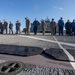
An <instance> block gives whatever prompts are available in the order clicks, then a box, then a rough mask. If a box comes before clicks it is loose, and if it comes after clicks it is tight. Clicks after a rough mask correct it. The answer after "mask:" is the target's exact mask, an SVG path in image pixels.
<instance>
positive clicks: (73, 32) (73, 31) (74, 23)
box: [72, 20, 75, 36]
mask: <svg viewBox="0 0 75 75" xmlns="http://www.w3.org/2000/svg"><path fill="white" fill-rule="evenodd" d="M72 35H74V36H75V20H73V22H72Z"/></svg>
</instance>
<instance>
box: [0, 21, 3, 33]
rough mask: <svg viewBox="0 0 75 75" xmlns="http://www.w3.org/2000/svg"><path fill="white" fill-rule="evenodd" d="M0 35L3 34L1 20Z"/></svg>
mask: <svg viewBox="0 0 75 75" xmlns="http://www.w3.org/2000/svg"><path fill="white" fill-rule="evenodd" d="M0 33H1V34H3V26H2V22H1V20H0Z"/></svg>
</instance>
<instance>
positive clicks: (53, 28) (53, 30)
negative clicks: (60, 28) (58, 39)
mask: <svg viewBox="0 0 75 75" xmlns="http://www.w3.org/2000/svg"><path fill="white" fill-rule="evenodd" d="M55 27H56V22H55V21H54V18H52V21H51V22H50V29H51V35H55Z"/></svg>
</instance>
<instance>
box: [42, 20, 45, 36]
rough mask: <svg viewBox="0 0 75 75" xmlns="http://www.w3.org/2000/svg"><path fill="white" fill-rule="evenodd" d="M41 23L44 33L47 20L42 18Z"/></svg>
mask: <svg viewBox="0 0 75 75" xmlns="http://www.w3.org/2000/svg"><path fill="white" fill-rule="evenodd" d="M41 25H42V33H43V35H44V34H45V31H46V22H45V20H42V23H41Z"/></svg>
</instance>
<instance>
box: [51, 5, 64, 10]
mask: <svg viewBox="0 0 75 75" xmlns="http://www.w3.org/2000/svg"><path fill="white" fill-rule="evenodd" d="M52 7H53V8H54V9H58V10H60V11H63V10H64V9H63V8H62V7H58V6H52Z"/></svg>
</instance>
